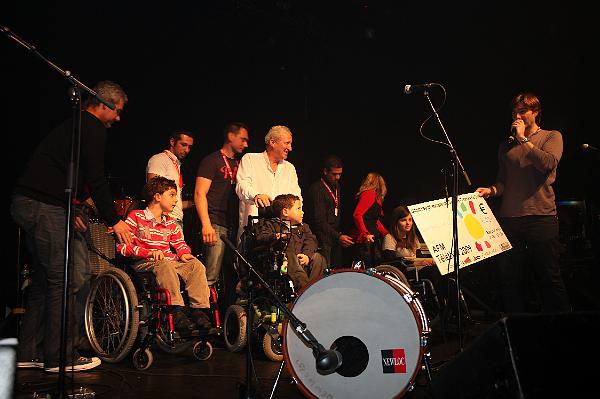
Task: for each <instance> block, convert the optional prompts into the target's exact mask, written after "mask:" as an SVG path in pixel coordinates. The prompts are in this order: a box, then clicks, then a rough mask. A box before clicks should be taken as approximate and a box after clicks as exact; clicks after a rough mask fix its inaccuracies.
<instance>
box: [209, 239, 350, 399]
mask: <svg viewBox="0 0 600 399" xmlns="http://www.w3.org/2000/svg"><path fill="white" fill-rule="evenodd" d="M220 238H221V240H223V242H225V244H226V245H227V246H228V247H229V248H230V249H231V250H232V251H233V252H234V253H235V255H236V256H237V257H238V258H239V259H240V260H241V261H242V262H243V263H244V265H245V266H246V267H247V268H248V270H249V271H251V272H252V273H248V283H249V286H248V308H247V309H248V310H247V311H246V312H247V314H246V334H247V335H246V336H247V338H248V343H247V347H248V351H247V353H246V356H247V357H246V384H243V385H242V387H241V392H240V398H242V399H252V398H254V394H255V392H253V390H252V387H251V385H252V384H251V381H252V373H251V365H252V361H251V355H252V353H251V351H250V334H251V333H252V324H251V322H252V312H253V309H252V289H253V284H254V283H253V282H252V278H251V276H250V275H251V274H252V275H254V277H255V278H256V279H257V280H258V281H259V282H260V283H261V284H262V285H263V287H264V288H265V289H266V290H267V291H268V292H269V294H270V295H271V297H272V298H273V299H274V300H275V304H276V306H277V307H278V308H279V309H280V310H281V311H282V312H283V313H285V315H286V316H287V318H288V320H289V323H290V324H291V325H292V326H293V327H294V330H295V331H296V333H297V334H298V335H300V337H301V338H302V340H303V341H304V342H305V343H306V344H307V345H308V346H310V347H311V349H312V352H313V355H314V356H315V359H316V360H317V368H318V366H319V365H322V364H323V362H325V363H326V362H327V361H328V358H327V357H326V356H325V355H327V350H326V349H325V348H324V347H323V345H321V344H320V343H319V342H318V341H317V339H316V338H315V337H314V336H313V335H312V333H311V332H310V331H309V330H308V328H307V327H306V323H303V322H302V321H300V319H298V318H297V317H296V315H295V314H294V313H292V311H291V310H289V309H288V307H287V306H286V304H285V303H283V301H282V300H281V299H279V297H278V296H277V295H276V294H275V293H274V292H273V290H272V289H271V287H270V286H269V285H268V284H267V283H266V282H265V280H264V279H263V278H262V276H261V275H260V273H259V272H257V271H256V269H255V268H254V266H252V265H251V264H250V262H248V261H247V260H246V258H244V256H243V255H242V254H240V252H239V251H238V250H237V248H236V247H235V245H233V243H232V242H231V241H230V240H229V238H228V237H227V235H225V234H222V235H221V236H220ZM339 366H341V361H340V362H339V364H337V366H336V367H335V368H334V369H330V370H328V371H326V372H321V371H320V370H319V372H320V373H321V374H331V373H333V372H334V371H335V369H337V367H339ZM326 367H327V366H326V365H325V366H324V367H323V368H326Z"/></svg>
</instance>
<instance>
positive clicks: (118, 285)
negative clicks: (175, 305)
mask: <svg viewBox="0 0 600 399" xmlns="http://www.w3.org/2000/svg"><path fill="white" fill-rule="evenodd" d="M182 287H183V285H182ZM182 294H183V296H184V299H185V298H186V293H185V291H184V292H182ZM210 295H211V296H210V303H211V315H212V318H213V320H211V321H212V322H213V325H215V326H216V328H214V329H212V330H211V331H210V332H209V333H208V334H204V335H199V334H197V331H195V332H194V333H195V334H191V335H189V336H181V335H180V334H179V333H178V332H177V331H174V326H173V314H172V311H171V298H170V293H169V291H168V290H166V289H164V288H159V287H157V284H156V280H155V277H154V274H153V273H152V272H138V271H135V270H134V269H133V267H131V266H130V265H129V264H127V262H123V261H120V262H115V264H114V265H112V266H109V267H104V268H103V270H102V271H101V272H100V273H99V274H98V275H97V276H96V277H95V278H94V279H93V281H92V283H91V287H90V291H89V294H88V297H87V300H86V304H85V331H86V335H87V338H88V341H89V343H90V346H91V348H92V350H93V351H94V352H95V353H96V355H97V356H98V357H100V358H101V359H102V360H103V361H105V362H108V363H117V362H120V361H122V360H123V359H124V358H125V357H126V356H127V355H128V354H129V352H130V351H131V350H132V349H134V348H135V350H134V353H133V356H132V360H133V365H134V367H135V368H136V369H138V370H146V369H148V368H149V367H150V366H151V365H152V363H153V359H154V357H153V355H152V350H151V348H152V345H153V344H156V346H158V347H159V348H160V349H161V350H163V351H164V352H167V353H170V354H179V353H182V352H184V351H186V350H187V349H189V348H190V347H191V348H192V353H193V355H194V357H196V358H197V359H198V360H207V359H209V358H210V357H211V355H212V352H213V348H212V345H211V343H210V342H209V341H208V337H209V336H210V335H215V334H220V331H221V328H220V322H219V318H218V313H217V314H215V312H218V310H217V295H216V291H215V290H214V289H212V288H211V291H210ZM215 316H216V317H215Z"/></svg>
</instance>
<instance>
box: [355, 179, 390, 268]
mask: <svg viewBox="0 0 600 399" xmlns="http://www.w3.org/2000/svg"><path fill="white" fill-rule="evenodd" d="M386 194H387V188H386V185H385V180H383V177H382V176H381V175H380V174H379V173H375V172H370V173H369V174H367V177H365V179H364V180H363V181H362V183H361V185H360V189H359V190H358V193H356V198H357V200H358V201H357V204H356V208H355V209H354V213H353V215H352V216H353V218H354V228H353V229H352V237H353V238H354V241H355V242H356V244H357V250H358V257H359V259H360V260H362V261H363V263H364V265H365V267H371V266H373V265H374V264H376V263H377V262H378V261H379V259H380V258H381V242H382V240H383V237H385V236H386V235H388V234H389V232H388V231H387V230H386V228H385V227H384V226H383V223H382V220H383V208H382V204H383V200H384V198H385V195H386Z"/></svg>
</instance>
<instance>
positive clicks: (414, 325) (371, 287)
mask: <svg viewBox="0 0 600 399" xmlns="http://www.w3.org/2000/svg"><path fill="white" fill-rule="evenodd" d="M291 311H292V312H293V313H294V314H295V315H296V317H298V319H299V320H300V321H302V322H304V323H306V327H307V328H308V330H309V331H310V332H311V333H312V334H313V335H314V336H315V338H316V339H317V340H318V341H319V343H320V344H322V345H323V346H324V347H325V348H329V349H334V350H337V351H338V352H340V354H341V355H342V365H341V366H340V367H339V368H338V369H337V370H336V371H335V372H334V373H332V374H329V375H322V374H320V373H319V372H318V371H317V369H316V361H315V358H314V356H313V353H312V350H311V348H310V346H309V345H307V344H305V343H304V341H303V340H302V339H301V338H300V337H299V336H298V335H297V333H296V332H295V330H294V328H293V327H292V326H290V325H289V323H288V321H287V320H286V322H285V325H284V331H283V336H284V346H283V354H284V357H285V360H286V363H287V364H288V367H289V368H290V372H291V374H292V375H293V377H294V378H295V379H296V381H297V382H298V387H299V389H300V390H301V391H302V393H304V394H305V395H306V396H307V397H316V398H361V399H364V398H395V397H401V396H403V395H404V394H405V393H406V392H407V391H408V390H409V389H410V388H411V387H412V384H413V382H414V380H415V378H416V376H417V372H418V371H419V370H420V368H421V362H422V359H423V353H424V350H425V345H426V342H427V339H426V338H427V334H428V332H429V327H428V324H427V318H426V317H425V312H424V311H423V308H422V306H421V304H420V303H419V301H418V300H417V299H416V298H415V294H414V293H413V292H412V291H411V290H410V289H409V288H408V287H407V286H406V285H404V284H403V283H401V282H400V281H399V280H398V279H396V278H394V277H393V276H389V275H388V276H381V275H379V274H377V273H374V274H370V273H367V272H366V271H364V270H353V269H345V270H344V269H342V270H335V271H333V272H332V273H331V274H330V275H328V276H323V277H321V278H319V279H317V280H315V281H314V282H312V283H311V284H310V285H308V286H306V287H305V288H304V290H303V291H302V292H301V293H300V295H299V296H298V298H297V299H296V301H295V302H294V303H293V305H292V306H291Z"/></svg>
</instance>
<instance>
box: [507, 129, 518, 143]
mask: <svg viewBox="0 0 600 399" xmlns="http://www.w3.org/2000/svg"><path fill="white" fill-rule="evenodd" d="M516 135H517V127H516V126H511V127H510V136H508V142H509V143H512V142H514V141H516V140H517V139H516V138H515V136H516Z"/></svg>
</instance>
